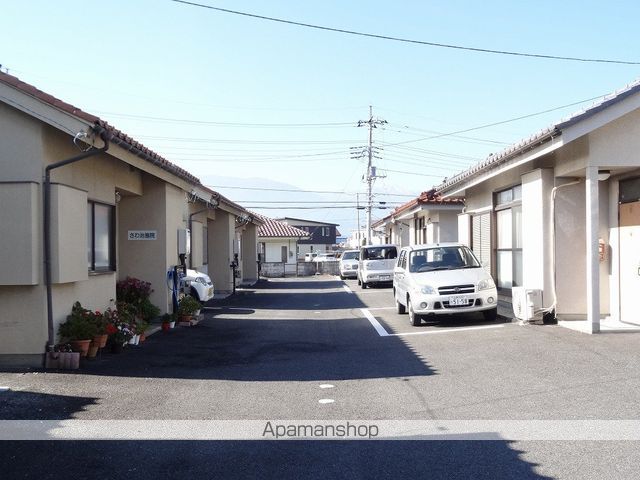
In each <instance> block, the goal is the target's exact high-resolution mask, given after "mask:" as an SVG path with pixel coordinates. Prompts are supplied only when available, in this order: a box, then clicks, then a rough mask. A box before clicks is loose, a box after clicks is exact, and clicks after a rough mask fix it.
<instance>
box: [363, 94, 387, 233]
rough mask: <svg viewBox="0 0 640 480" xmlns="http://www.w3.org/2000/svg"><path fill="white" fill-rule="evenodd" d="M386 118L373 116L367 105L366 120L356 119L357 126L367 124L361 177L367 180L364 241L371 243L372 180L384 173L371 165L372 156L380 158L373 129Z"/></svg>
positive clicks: (371, 109) (370, 108) (381, 176)
mask: <svg viewBox="0 0 640 480" xmlns="http://www.w3.org/2000/svg"><path fill="white" fill-rule="evenodd" d="M386 123H387V121H386V120H381V119H379V118H374V117H373V108H372V107H371V105H369V119H368V120H360V121H358V126H359V127H362V126H364V125H368V126H369V145H368V146H367V147H366V148H365V151H363V152H362V153H365V152H366V154H367V174H366V176H365V177H363V179H364V180H365V181H366V182H367V207H366V211H367V231H366V240H365V243H367V244H368V243H371V241H372V235H371V210H372V206H373V182H375V180H376V178H383V177H384V175H376V167H374V166H373V158H374V157H375V158H380V157H379V156H377V155H375V153H377V151H378V150H379V149H378V147H374V146H373V129H374V128H378V125H384V124H386ZM358 228H359V226H358Z"/></svg>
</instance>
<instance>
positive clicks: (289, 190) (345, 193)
mask: <svg viewBox="0 0 640 480" xmlns="http://www.w3.org/2000/svg"><path fill="white" fill-rule="evenodd" d="M205 187H208V188H229V189H233V190H258V191H267V192H292V193H331V194H340V195H356V194H358V195H364V194H365V193H364V192H346V191H339V192H338V191H329V190H294V189H287V188H266V187H239V186H235V185H234V186H231V185H205ZM376 195H386V196H393V197H407V198H416V195H405V194H400V193H376Z"/></svg>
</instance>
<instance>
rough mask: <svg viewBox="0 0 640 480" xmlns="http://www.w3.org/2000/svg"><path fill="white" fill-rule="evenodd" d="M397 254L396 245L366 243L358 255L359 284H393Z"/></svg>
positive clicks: (364, 285) (363, 285) (365, 285)
mask: <svg viewBox="0 0 640 480" xmlns="http://www.w3.org/2000/svg"><path fill="white" fill-rule="evenodd" d="M397 256H398V249H397V248H396V246H395V245H390V244H386V245H364V246H363V247H362V248H360V254H359V257H358V285H360V286H361V287H362V288H367V287H368V286H369V285H372V284H381V283H389V284H391V282H392V281H393V268H394V266H395V263H396V257H397Z"/></svg>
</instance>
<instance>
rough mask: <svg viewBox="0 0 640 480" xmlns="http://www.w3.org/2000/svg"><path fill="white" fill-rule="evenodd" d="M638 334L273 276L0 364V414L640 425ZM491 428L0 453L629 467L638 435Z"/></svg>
mask: <svg viewBox="0 0 640 480" xmlns="http://www.w3.org/2000/svg"><path fill="white" fill-rule="evenodd" d="M638 341H640V336H638V334H634V333H627V334H602V335H597V336H587V335H584V334H580V333H577V332H573V331H570V330H567V329H563V328H560V327H557V326H520V325H518V324H515V323H503V322H502V321H497V322H493V323H487V322H485V321H484V320H483V319H482V317H481V316H479V317H474V316H471V317H469V318H451V319H447V320H445V321H442V322H424V323H423V325H422V326H421V327H411V326H410V325H409V321H408V319H407V315H398V314H397V313H395V310H394V309H393V298H392V294H391V290H390V289H388V288H371V289H366V290H362V289H360V288H359V287H358V286H357V285H356V282H355V281H352V280H348V281H345V282H342V281H339V280H337V279H336V278H335V277H328V276H325V277H314V278H304V279H302V278H301V279H272V280H269V281H262V282H261V283H260V284H259V285H258V286H257V287H255V288H252V289H247V290H243V291H240V292H239V293H238V294H237V295H235V296H233V297H231V298H229V299H227V300H225V301H221V302H214V303H212V304H211V305H210V306H209V307H208V308H207V309H206V319H205V321H204V322H201V323H200V324H199V325H197V326H196V327H191V328H179V329H176V330H174V331H171V332H169V333H166V334H165V333H162V332H159V333H157V334H155V335H153V336H151V337H150V338H149V339H148V340H147V342H146V343H145V344H144V345H143V346H141V347H130V348H128V349H127V350H126V351H125V352H124V353H123V354H121V355H114V354H108V353H105V354H102V355H101V357H100V358H98V359H97V360H95V361H93V362H90V363H89V362H87V363H86V364H85V366H84V367H83V369H82V370H81V371H79V372H77V373H76V372H73V373H62V372H46V373H45V372H0V386H6V387H9V388H10V391H6V392H0V418H1V419H3V420H56V421H64V420H68V419H74V420H95V421H99V420H106V419H109V420H130V421H131V422H132V425H136V423H135V422H136V421H141V420H150V421H151V420H184V421H187V422H188V421H205V420H206V421H221V420H230V421H250V420H255V421H260V422H264V423H266V422H268V421H271V422H276V421H279V422H280V423H282V422H286V421H293V420H308V421H313V420H316V421H336V422H346V421H351V422H358V421H360V422H368V423H375V421H389V420H398V421H412V422H419V421H425V420H426V421H431V422H433V423H434V424H436V425H446V422H447V421H462V420H487V421H508V420H638V419H640V414H639V412H640V409H638V403H639V400H640V398H639V397H640V396H639V395H638V393H637V392H638V391H639V386H640V375H639V373H638V372H640V356H638V355H637V350H638V348H637V345H638ZM439 422H440V423H439ZM141 424H144V422H142V423H141ZM0 425H2V424H1V423H0ZM186 425H189V423H186ZM132 429H133V430H135V428H133V427H132ZM441 429H442V431H443V432H444V433H443V434H444V435H446V428H444V427H441ZM488 433H491V432H488ZM132 435H135V432H132ZM492 438H494V440H492V441H472V440H469V439H468V438H466V437H465V438H464V439H461V440H456V441H436V440H426V439H419V438H418V439H416V438H412V439H411V440H376V441H363V440H350V441H299V440H288V441H260V440H257V439H254V440H243V441H239V440H189V441H186V440H171V441H158V440H155V441H151V440H146V441H133V440H127V439H126V438H125V439H123V440H120V441H99V442H98V441H82V442H81V441H20V442H18V441H10V442H3V445H2V449H1V450H0V463H1V464H2V465H4V467H3V470H2V478H7V479H13V478H54V477H59V476H60V475H61V474H62V475H64V476H69V477H70V478H79V477H85V476H91V477H103V478H107V477H108V478H125V477H126V478H146V477H148V476H150V475H153V476H154V477H156V478H179V477H185V478H186V477H190V478H193V476H194V475H195V476H197V477H202V478H323V479H325V478H403V477H415V478H461V479H462V478H487V479H488V478H593V479H602V478H637V476H638V467H637V465H638V464H640V453H639V452H640V449H639V448H638V447H639V446H640V445H639V444H638V442H632V441H579V440H575V439H572V440H564V441H560V440H546V441H545V440H542V441H534V440H516V441H512V440H507V439H502V438H500V437H499V435H494V437H492ZM550 438H553V437H552V436H551V437H550ZM45 452H46V453H45ZM87 472H93V473H87Z"/></svg>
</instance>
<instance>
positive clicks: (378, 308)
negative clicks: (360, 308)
mask: <svg viewBox="0 0 640 480" xmlns="http://www.w3.org/2000/svg"><path fill="white" fill-rule="evenodd" d="M395 309H396V307H369V308H368V309H367V310H395Z"/></svg>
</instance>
